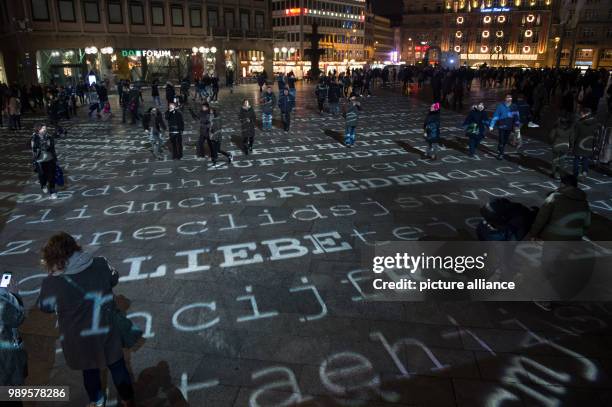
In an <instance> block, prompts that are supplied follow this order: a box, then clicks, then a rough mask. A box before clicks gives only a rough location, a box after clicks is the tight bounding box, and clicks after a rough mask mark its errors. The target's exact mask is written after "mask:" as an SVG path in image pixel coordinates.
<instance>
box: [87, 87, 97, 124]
mask: <svg viewBox="0 0 612 407" xmlns="http://www.w3.org/2000/svg"><path fill="white" fill-rule="evenodd" d="M87 103H89V113H88V116H89V117H90V118H91V115H92V114H93V112H94V110H95V111H96V115H97V117H100V96H99V95H98V90H97V89H96V87H95V86H94V85H91V86H90V87H89V92H87Z"/></svg>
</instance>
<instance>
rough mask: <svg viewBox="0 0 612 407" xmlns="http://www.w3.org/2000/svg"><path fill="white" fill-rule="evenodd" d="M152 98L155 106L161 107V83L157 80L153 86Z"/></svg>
mask: <svg viewBox="0 0 612 407" xmlns="http://www.w3.org/2000/svg"><path fill="white" fill-rule="evenodd" d="M151 98H153V103H155V106H157V107H161V98H160V97H159V81H158V80H157V79H155V80H154V81H153V83H152V84H151Z"/></svg>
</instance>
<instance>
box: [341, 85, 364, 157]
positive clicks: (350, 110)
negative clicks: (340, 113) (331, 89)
mask: <svg viewBox="0 0 612 407" xmlns="http://www.w3.org/2000/svg"><path fill="white" fill-rule="evenodd" d="M360 110H361V104H360V103H359V102H358V101H357V97H355V96H351V99H350V101H349V103H348V105H347V106H346V108H345V111H344V145H345V146H347V147H348V148H351V147H353V145H354V144H355V128H356V127H357V121H358V120H359V111H360Z"/></svg>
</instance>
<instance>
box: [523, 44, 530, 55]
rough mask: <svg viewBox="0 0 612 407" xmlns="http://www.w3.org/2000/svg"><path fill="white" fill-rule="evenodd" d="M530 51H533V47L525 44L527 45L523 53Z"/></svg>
mask: <svg viewBox="0 0 612 407" xmlns="http://www.w3.org/2000/svg"><path fill="white" fill-rule="evenodd" d="M529 51H531V47H530V46H529V45H525V46H524V47H523V53H524V54H527V53H529Z"/></svg>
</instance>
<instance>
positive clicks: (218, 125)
mask: <svg viewBox="0 0 612 407" xmlns="http://www.w3.org/2000/svg"><path fill="white" fill-rule="evenodd" d="M210 117H211V120H210V137H211V138H212V139H213V140H214V141H216V142H217V143H221V142H222V141H223V129H222V128H223V122H222V121H221V116H219V115H217V116H215V115H214V114H213V115H211V116H210Z"/></svg>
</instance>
